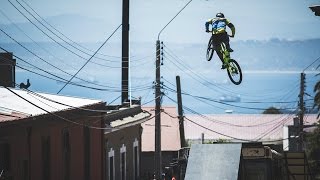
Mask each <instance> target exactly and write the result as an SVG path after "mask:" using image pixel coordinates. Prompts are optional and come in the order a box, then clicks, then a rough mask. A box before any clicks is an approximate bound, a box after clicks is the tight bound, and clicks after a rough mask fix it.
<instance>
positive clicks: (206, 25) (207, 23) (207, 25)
mask: <svg viewBox="0 0 320 180" xmlns="http://www.w3.org/2000/svg"><path fill="white" fill-rule="evenodd" d="M211 23H212V19H209V20H208V21H206V24H205V27H206V31H207V32H208V31H209V24H211Z"/></svg>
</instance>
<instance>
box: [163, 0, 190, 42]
mask: <svg viewBox="0 0 320 180" xmlns="http://www.w3.org/2000/svg"><path fill="white" fill-rule="evenodd" d="M191 1H192V0H190V1H189V2H188V3H187V4H186V5H185V6H184V7H183V8H182V9H181V10H180V11H179V12H178V13H177V14H176V15H175V16H174V17H173V18H172V19H171V20H170V21H169V22H168V23H167V24H166V25H165V26H164V27H163V28H162V29H161V30H160V32H159V34H158V40H159V38H160V34H161V33H162V31H163V30H164V29H165V28H166V27H167V26H168V25H169V24H170V23H171V22H172V21H173V20H174V19H175V18H176V17H177V16H178V15H179V14H180V13H181V12H182V11H183V10H184V9H185V8H186V7H187V6H188V5H189V4H190V3H191Z"/></svg>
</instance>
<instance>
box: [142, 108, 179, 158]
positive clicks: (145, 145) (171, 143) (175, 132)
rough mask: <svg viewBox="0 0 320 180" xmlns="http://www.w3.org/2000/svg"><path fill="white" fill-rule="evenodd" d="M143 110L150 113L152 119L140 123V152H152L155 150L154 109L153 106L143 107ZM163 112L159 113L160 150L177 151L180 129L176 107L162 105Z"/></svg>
mask: <svg viewBox="0 0 320 180" xmlns="http://www.w3.org/2000/svg"><path fill="white" fill-rule="evenodd" d="M142 109H143V110H145V111H148V112H149V113H151V114H152V117H153V118H152V119H150V120H148V121H146V122H144V123H142V124H141V126H142V128H143V131H142V137H141V138H142V140H141V144H142V145H141V146H142V148H141V151H142V152H154V151H155V145H154V144H155V143H154V141H155V134H154V132H155V118H154V114H155V110H154V107H143V108H142ZM162 109H164V111H165V112H167V113H168V114H170V115H173V116H169V115H168V114H167V113H161V150H162V151H178V150H179V149H180V148H181V143H180V131H179V121H178V119H177V118H175V117H177V109H176V108H175V107H162Z"/></svg>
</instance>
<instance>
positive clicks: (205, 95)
mask: <svg viewBox="0 0 320 180" xmlns="http://www.w3.org/2000/svg"><path fill="white" fill-rule="evenodd" d="M199 73H200V72H199ZM153 75H154V74H152V75H150V77H149V76H148V77H146V78H140V79H139V81H137V80H136V79H134V77H133V78H132V83H131V85H132V87H135V86H137V84H144V85H143V86H144V88H142V86H141V88H142V89H140V90H137V89H134V90H132V93H130V94H129V95H131V96H132V97H133V98H138V97H141V100H142V104H143V105H144V106H154V105H155V102H154V98H155V95H154V89H153V88H152V86H153V84H152V83H153V78H152V77H153ZM211 75H212V76H211V77H210V76H209V77H202V78H203V79H200V80H197V79H195V78H194V77H193V78H192V77H189V76H186V75H184V74H182V75H179V76H180V79H181V88H182V92H183V95H182V103H183V106H184V113H185V114H223V113H227V112H229V113H230V112H232V113H241V114H253V113H262V112H263V111H264V110H265V109H267V108H269V107H276V108H279V109H281V110H282V111H284V112H288V113H296V112H297V107H298V100H299V96H298V95H299V92H300V72H280V71H278V72H270V71H269V72H261V71H260V72H259V71H257V72H253V71H251V72H250V71H248V72H243V81H242V83H241V84H240V85H238V86H237V85H234V84H232V83H231V82H230V80H229V79H228V77H227V74H226V73H225V72H220V73H215V72H212V74H211ZM83 78H85V77H83ZM175 78H176V77H175V75H173V74H171V75H170V76H164V77H163V78H162V81H163V83H164V85H163V89H162V91H163V92H164V96H163V98H162V106H177V103H176V101H177V100H176V99H177V95H176V92H175V90H176V86H175V84H176V82H175ZM26 79H30V81H31V86H30V88H29V89H30V90H32V91H35V92H45V93H50V94H57V92H58V91H59V90H60V89H61V88H62V87H63V85H64V83H62V82H58V81H55V80H52V79H48V78H45V77H42V76H39V75H36V74H33V73H30V72H26V71H17V73H16V83H17V84H19V83H20V82H26ZM85 79H86V80H88V79H89V80H88V81H91V82H94V83H97V84H104V85H105V86H108V87H98V86H95V85H92V84H89V83H81V85H87V86H93V87H98V88H102V89H107V90H94V89H88V88H83V87H78V86H73V85H68V86H66V88H64V89H63V90H62V91H61V92H60V93H59V94H61V95H66V96H74V97H83V98H90V99H101V100H103V101H105V102H107V104H120V100H121V92H120V91H119V90H120V89H121V84H120V82H121V79H120V76H116V75H114V76H105V75H103V73H102V75H97V76H96V77H95V78H91V79H90V78H85ZM319 80H320V79H319V77H318V76H316V72H306V87H305V88H306V91H305V92H306V95H305V96H304V99H305V105H306V107H307V108H308V109H309V110H310V111H311V109H312V106H313V97H314V92H313V88H314V85H315V83H316V82H317V81H319ZM72 82H77V83H79V80H74V81H72ZM108 82H109V83H108ZM110 82H113V83H112V84H111V83H110ZM109 86H111V87H109ZM226 95H227V96H231V97H238V98H239V99H240V101H238V102H224V101H221V99H220V98H221V97H223V96H226Z"/></svg>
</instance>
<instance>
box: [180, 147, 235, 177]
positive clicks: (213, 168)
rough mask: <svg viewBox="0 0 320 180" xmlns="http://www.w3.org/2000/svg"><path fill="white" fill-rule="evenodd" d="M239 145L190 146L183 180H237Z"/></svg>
mask: <svg viewBox="0 0 320 180" xmlns="http://www.w3.org/2000/svg"><path fill="white" fill-rule="evenodd" d="M240 156H241V144H195V145H192V146H191V149H190V154H189V159H188V165H187V172H186V176H185V180H208V179H210V180H224V179H227V180H237V179H238V171H239V163H240Z"/></svg>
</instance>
